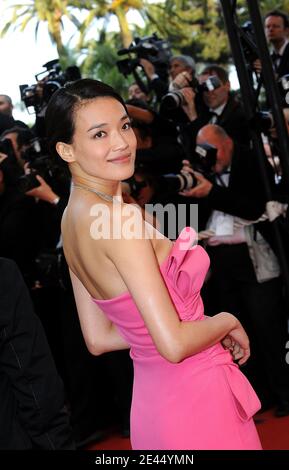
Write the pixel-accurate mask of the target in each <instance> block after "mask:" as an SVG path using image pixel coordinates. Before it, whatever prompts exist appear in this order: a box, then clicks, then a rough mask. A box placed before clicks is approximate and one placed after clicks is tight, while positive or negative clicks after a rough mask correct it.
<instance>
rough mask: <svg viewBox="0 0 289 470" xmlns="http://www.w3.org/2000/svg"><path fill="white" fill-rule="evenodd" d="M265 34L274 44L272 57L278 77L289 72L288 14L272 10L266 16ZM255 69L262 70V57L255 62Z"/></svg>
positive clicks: (259, 71)
mask: <svg viewBox="0 0 289 470" xmlns="http://www.w3.org/2000/svg"><path fill="white" fill-rule="evenodd" d="M264 26H265V35H266V38H267V41H268V44H269V45H271V46H272V50H271V53H270V55H271V59H272V63H273V68H274V71H275V75H276V79H278V78H280V77H282V76H283V75H287V74H289V45H288V42H289V41H288V31H289V19H288V16H287V15H286V14H285V13H283V12H282V11H280V10H272V11H270V12H268V13H267V14H266V16H265V22H264ZM254 70H255V71H256V72H258V73H261V72H262V64H261V61H260V59H257V60H256V61H255V62H254Z"/></svg>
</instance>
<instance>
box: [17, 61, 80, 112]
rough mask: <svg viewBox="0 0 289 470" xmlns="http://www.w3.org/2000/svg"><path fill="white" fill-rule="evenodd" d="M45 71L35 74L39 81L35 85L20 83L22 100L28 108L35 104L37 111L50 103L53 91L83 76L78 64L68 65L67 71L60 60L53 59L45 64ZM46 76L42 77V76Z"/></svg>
mask: <svg viewBox="0 0 289 470" xmlns="http://www.w3.org/2000/svg"><path fill="white" fill-rule="evenodd" d="M43 67H45V69H46V70H45V71H43V72H40V73H38V74H36V75H35V78H36V81H37V83H35V84H33V85H30V86H29V85H27V84H25V85H20V86H19V88H20V96H21V100H22V101H23V102H24V103H25V106H26V107H27V108H29V107H31V106H33V107H34V108H35V109H36V111H39V110H40V109H41V107H42V106H43V105H45V104H47V103H48V101H49V100H50V98H51V96H52V95H53V93H54V92H55V91H56V90H58V89H59V88H61V87H62V86H63V85H65V83H67V82H70V81H74V80H78V79H79V78H81V74H80V71H79V68H78V67H77V66H70V67H67V69H66V70H65V72H63V71H62V70H61V66H60V64H59V60H58V59H55V60H51V61H49V62H46V64H44V65H43ZM42 75H44V77H42V78H41V76H42Z"/></svg>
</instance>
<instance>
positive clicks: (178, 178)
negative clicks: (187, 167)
mask: <svg viewBox="0 0 289 470" xmlns="http://www.w3.org/2000/svg"><path fill="white" fill-rule="evenodd" d="M158 183H159V188H160V189H161V190H162V191H163V192H166V193H178V192H179V191H185V190H186V189H191V188H194V187H195V186H196V185H197V179H196V178H195V176H194V175H193V174H191V173H188V172H187V171H182V172H181V173H178V174H173V173H168V174H166V175H162V176H161V177H160V178H159V181H158Z"/></svg>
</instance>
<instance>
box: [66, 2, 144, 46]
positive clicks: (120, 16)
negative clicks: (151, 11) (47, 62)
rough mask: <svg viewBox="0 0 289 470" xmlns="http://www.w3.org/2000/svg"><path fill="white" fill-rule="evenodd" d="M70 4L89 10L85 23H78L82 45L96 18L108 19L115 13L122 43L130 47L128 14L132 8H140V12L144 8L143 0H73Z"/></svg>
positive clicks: (130, 35)
mask: <svg viewBox="0 0 289 470" xmlns="http://www.w3.org/2000/svg"><path fill="white" fill-rule="evenodd" d="M69 4H70V5H73V6H75V7H77V8H78V9H79V10H83V9H85V10H87V11H88V15H87V16H86V18H85V20H84V21H83V23H82V24H80V23H79V24H78V27H79V32H80V33H81V39H80V44H81V45H82V43H83V38H84V36H85V33H86V32H87V30H88V28H89V27H90V26H91V24H92V23H93V22H94V21H95V19H96V18H97V19H100V18H103V19H105V20H107V21H108V20H109V17H110V16H111V15H115V16H116V17H117V20H118V24H119V28H120V36H121V41H122V45H123V46H124V47H128V46H129V45H130V43H131V42H132V34H131V31H130V29H129V24H128V21H127V17H126V14H127V12H128V11H129V10H130V9H134V10H138V11H139V12H142V11H143V9H144V4H143V1H142V0H113V1H109V0H98V1H96V0H72V1H70V2H69Z"/></svg>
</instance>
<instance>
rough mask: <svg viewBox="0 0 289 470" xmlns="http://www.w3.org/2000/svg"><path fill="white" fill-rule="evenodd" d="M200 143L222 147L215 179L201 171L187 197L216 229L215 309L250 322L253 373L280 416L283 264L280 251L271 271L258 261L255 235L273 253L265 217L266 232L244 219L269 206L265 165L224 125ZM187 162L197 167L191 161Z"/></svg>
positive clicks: (287, 380)
mask: <svg viewBox="0 0 289 470" xmlns="http://www.w3.org/2000/svg"><path fill="white" fill-rule="evenodd" d="M197 142H198V144H204V143H206V144H210V145H213V146H215V147H216V148H217V161H216V164H215V166H214V168H213V170H214V172H215V178H213V179H212V181H209V180H208V179H207V178H206V177H205V176H204V175H200V174H196V173H195V177H196V178H197V181H198V184H197V185H196V186H195V187H194V188H193V189H190V190H188V191H186V192H182V195H183V196H186V197H192V198H196V199H197V200H199V201H200V208H202V206H205V209H206V211H207V213H206V217H204V221H205V220H207V224H206V225H205V224H204V227H206V229H207V230H212V231H213V233H214V234H213V235H211V236H209V238H208V240H207V250H208V253H209V254H210V258H211V277H210V279H209V283H208V287H207V289H208V292H209V294H210V295H209V299H210V300H211V302H212V300H213V303H214V304H213V305H211V312H210V313H213V312H214V310H215V309H216V310H218V309H220V308H221V309H222V310H227V311H233V312H234V313H235V314H236V315H237V316H238V318H239V319H240V320H241V321H242V322H243V323H244V324H245V325H246V328H247V331H248V332H249V337H250V339H251V346H252V359H250V361H249V363H248V366H247V372H248V373H249V374H250V373H251V374H253V375H252V376H251V377H250V378H251V380H252V381H253V382H254V384H255V387H256V388H257V391H258V392H259V395H260V396H261V399H262V400H263V405H265V404H266V400H267V401H269V400H273V401H274V403H275V404H276V411H275V413H276V416H285V415H288V414H289V374H288V372H289V370H288V365H287V364H286V363H285V360H284V345H285V342H286V336H287V331H286V330H287V328H286V315H285V308H284V300H283V296H282V281H281V277H280V269H278V268H279V266H278V263H277V260H276V257H275V256H274V253H271V264H270V266H267V271H266V270H265V269H264V268H265V267H264V266H260V265H259V266H258V264H256V258H254V253H256V252H254V250H252V248H253V245H254V244H253V241H254V240H259V241H260V247H263V249H265V250H266V253H269V252H270V247H269V246H268V244H266V241H265V240H264V239H263V238H262V236H261V233H260V232H259V230H262V224H258V229H257V230H258V231H257V230H256V229H255V230H254V226H251V227H250V228H249V227H248V228H247V227H246V228H245V225H243V224H242V219H247V220H255V219H258V218H259V217H260V216H261V214H262V213H263V212H264V210H265V203H266V197H265V193H264V187H263V183H262V180H261V177H260V171H259V166H258V163H257V161H256V159H255V155H254V154H253V153H251V151H249V150H247V149H245V148H242V147H240V146H238V145H236V144H234V142H233V140H232V139H231V138H230V137H229V136H228V135H227V134H226V132H225V131H224V130H223V129H222V128H221V127H219V126H216V125H211V124H209V125H207V126H205V127H203V128H202V129H201V130H200V131H199V133H198V136H197ZM185 169H186V171H192V170H190V169H189V167H188V166H186V167H185ZM268 173H269V174H270V173H271V171H270V166H269V164H268ZM273 186H274V183H273V181H272V187H273ZM240 218H241V220H240ZM236 222H238V226H237V228H236V229H234V224H236ZM250 234H251V237H250V236H249V235H250ZM253 260H254V261H253ZM261 275H263V278H261ZM254 361H255V362H256V363H255V364H254ZM250 369H251V370H250ZM269 393H270V395H269Z"/></svg>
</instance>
